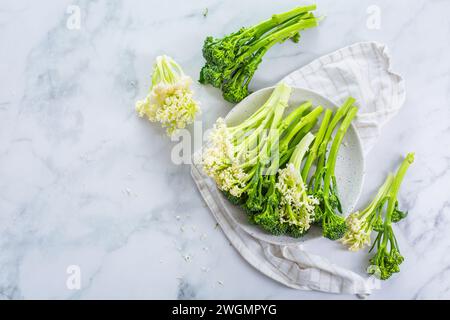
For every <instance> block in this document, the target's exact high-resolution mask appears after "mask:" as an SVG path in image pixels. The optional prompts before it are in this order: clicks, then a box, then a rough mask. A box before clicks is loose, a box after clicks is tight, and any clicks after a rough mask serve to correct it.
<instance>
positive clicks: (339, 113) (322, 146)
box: [316, 97, 355, 172]
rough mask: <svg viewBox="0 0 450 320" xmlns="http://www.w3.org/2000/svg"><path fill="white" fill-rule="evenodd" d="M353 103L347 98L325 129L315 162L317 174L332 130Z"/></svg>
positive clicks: (353, 100) (323, 160)
mask: <svg viewBox="0 0 450 320" xmlns="http://www.w3.org/2000/svg"><path fill="white" fill-rule="evenodd" d="M354 102H355V99H353V98H351V97H350V98H348V99H347V100H346V101H345V102H344V104H343V105H342V106H341V107H340V108H339V109H338V110H337V111H336V114H335V115H334V117H333V118H332V119H331V122H330V125H329V126H328V128H327V131H326V133H325V136H324V137H323V140H322V143H321V144H320V147H319V151H318V158H319V159H318V161H317V170H316V171H317V172H319V171H320V170H322V168H323V167H324V166H325V158H326V154H327V147H328V144H329V143H330V140H331V135H332V134H333V131H334V129H335V128H336V126H337V124H338V122H339V121H341V119H342V118H343V117H344V116H345V115H346V114H347V112H348V110H349V109H350V107H351V106H352V104H353V103H354Z"/></svg>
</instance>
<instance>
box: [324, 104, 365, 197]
mask: <svg viewBox="0 0 450 320" xmlns="http://www.w3.org/2000/svg"><path fill="white" fill-rule="evenodd" d="M357 112H358V108H356V107H352V108H351V109H350V110H349V111H348V113H347V115H346V116H345V118H344V120H343V121H342V124H341V126H340V127H339V129H338V131H337V133H336V136H335V137H334V139H333V144H332V145H331V150H330V155H329V157H328V161H327V171H326V173H325V178H324V191H323V196H324V198H328V196H329V191H330V186H331V178H332V177H333V176H334V169H335V167H336V159H337V155H338V151H339V147H340V145H341V143H342V139H343V138H344V136H345V133H346V132H347V129H348V128H349V127H350V124H351V123H352V120H353V118H354V117H355V116H356V113H357Z"/></svg>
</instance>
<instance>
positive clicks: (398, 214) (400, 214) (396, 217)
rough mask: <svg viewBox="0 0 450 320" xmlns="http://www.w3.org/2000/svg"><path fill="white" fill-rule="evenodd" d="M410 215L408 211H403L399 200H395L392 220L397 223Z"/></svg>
mask: <svg viewBox="0 0 450 320" xmlns="http://www.w3.org/2000/svg"><path fill="white" fill-rule="evenodd" d="M407 216H408V211H401V210H400V209H399V208H398V201H396V202H395V206H394V211H393V212H392V222H394V223H396V222H399V221H400V220H402V219H404V218H406V217H407Z"/></svg>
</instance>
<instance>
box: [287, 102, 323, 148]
mask: <svg viewBox="0 0 450 320" xmlns="http://www.w3.org/2000/svg"><path fill="white" fill-rule="evenodd" d="M322 111H323V107H322V106H318V107H316V108H314V110H312V111H311V112H310V113H308V114H307V115H305V116H304V117H302V118H301V119H300V121H299V122H298V123H297V125H296V126H295V127H294V128H293V129H292V130H291V131H289V133H288V134H287V135H286V137H284V138H283V140H282V142H281V148H280V149H281V150H284V149H287V147H288V145H289V142H290V141H291V140H292V138H293V137H294V136H295V135H296V134H297V133H298V132H299V131H300V130H301V129H302V128H303V127H304V126H306V125H307V124H308V123H310V122H312V121H315V120H316V119H317V118H318V117H319V115H320V114H321V113H322Z"/></svg>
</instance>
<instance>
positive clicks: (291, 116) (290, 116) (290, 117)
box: [281, 101, 312, 128]
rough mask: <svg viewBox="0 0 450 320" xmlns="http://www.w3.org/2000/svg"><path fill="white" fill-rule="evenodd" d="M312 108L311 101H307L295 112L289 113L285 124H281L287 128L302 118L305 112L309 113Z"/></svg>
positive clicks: (284, 121)
mask: <svg viewBox="0 0 450 320" xmlns="http://www.w3.org/2000/svg"><path fill="white" fill-rule="evenodd" d="M311 106H312V103H311V101H306V102H305V103H302V104H301V105H300V106H298V107H297V108H295V110H294V111H292V112H291V113H289V114H288V115H287V116H286V117H285V118H284V120H283V123H282V124H281V125H282V127H283V128H287V127H288V126H289V125H290V124H291V123H293V122H294V121H295V120H296V119H298V118H299V117H301V116H302V115H303V113H305V111H307V110H308V109H309V108H310V107H311Z"/></svg>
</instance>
